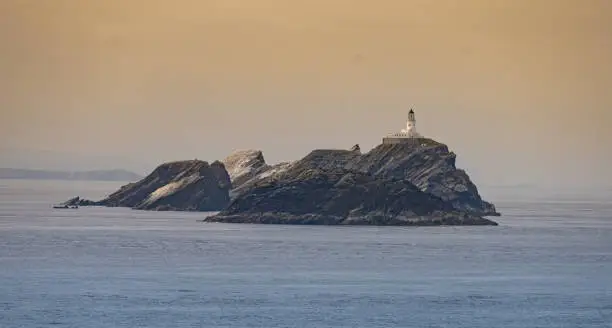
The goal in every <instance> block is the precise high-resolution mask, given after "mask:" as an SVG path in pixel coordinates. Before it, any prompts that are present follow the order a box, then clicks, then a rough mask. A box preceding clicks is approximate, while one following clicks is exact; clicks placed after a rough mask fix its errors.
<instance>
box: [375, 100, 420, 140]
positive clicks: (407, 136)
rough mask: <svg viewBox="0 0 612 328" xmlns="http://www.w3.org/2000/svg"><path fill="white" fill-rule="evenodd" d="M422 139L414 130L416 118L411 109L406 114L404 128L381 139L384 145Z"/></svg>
mask: <svg viewBox="0 0 612 328" xmlns="http://www.w3.org/2000/svg"><path fill="white" fill-rule="evenodd" d="M420 138H423V137H422V136H421V135H420V134H419V133H418V132H417V130H416V117H415V115H414V110H413V109H412V108H411V109H410V111H409V112H408V121H407V122H406V128H405V129H402V130H401V131H400V132H396V133H392V134H390V135H388V136H386V137H384V138H383V143H384V144H397V143H407V142H411V141H414V140H415V139H420Z"/></svg>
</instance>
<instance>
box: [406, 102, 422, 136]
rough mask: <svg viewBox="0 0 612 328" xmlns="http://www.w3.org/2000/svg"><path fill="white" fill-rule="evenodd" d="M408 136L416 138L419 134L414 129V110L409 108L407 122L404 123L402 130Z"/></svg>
mask: <svg viewBox="0 0 612 328" xmlns="http://www.w3.org/2000/svg"><path fill="white" fill-rule="evenodd" d="M402 132H403V133H405V134H406V135H407V136H408V137H412V138H416V137H419V134H418V133H417V131H416V118H415V117H414V110H413V109H412V108H410V111H409V112H408V122H407V123H406V129H405V130H402Z"/></svg>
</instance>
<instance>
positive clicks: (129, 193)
mask: <svg viewBox="0 0 612 328" xmlns="http://www.w3.org/2000/svg"><path fill="white" fill-rule="evenodd" d="M230 188H231V182H230V177H229V175H228V173H227V171H226V170H225V167H224V165H223V164H222V163H221V162H214V163H212V164H208V162H205V161H199V160H190V161H180V162H171V163H166V164H162V165H160V166H158V167H157V168H156V169H155V170H154V171H153V172H152V173H151V174H149V175H148V176H146V177H145V178H144V179H142V180H140V181H138V182H135V183H130V184H127V185H124V186H123V187H121V188H120V189H119V190H118V191H116V192H114V193H113V194H111V195H110V196H108V197H107V198H105V199H103V200H101V201H97V202H92V201H88V200H83V199H79V198H75V199H72V200H70V201H69V202H72V203H77V204H75V205H82V206H86V205H98V206H109V207H131V208H134V209H142V210H160V211H161V210H175V211H219V210H221V209H223V208H225V207H226V206H227V205H228V203H229V190H230Z"/></svg>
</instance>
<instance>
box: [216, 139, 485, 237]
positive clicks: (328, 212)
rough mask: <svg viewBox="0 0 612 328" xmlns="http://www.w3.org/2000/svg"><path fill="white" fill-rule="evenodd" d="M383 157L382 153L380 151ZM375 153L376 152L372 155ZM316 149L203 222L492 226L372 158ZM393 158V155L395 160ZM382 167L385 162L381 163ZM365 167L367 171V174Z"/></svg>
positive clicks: (245, 188)
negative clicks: (426, 190)
mask: <svg viewBox="0 0 612 328" xmlns="http://www.w3.org/2000/svg"><path fill="white" fill-rule="evenodd" d="M383 153H386V152H383ZM374 154H376V153H374ZM364 156H365V155H360V154H359V153H358V152H355V151H344V150H316V151H313V152H311V153H310V154H309V155H307V156H306V157H304V158H303V159H301V160H299V161H297V162H295V163H292V164H288V165H287V166H286V167H285V168H284V170H282V171H279V172H277V173H275V174H271V175H269V176H265V177H262V178H258V179H251V181H250V183H249V184H247V185H243V186H242V188H243V190H242V191H241V192H240V193H239V194H238V195H236V197H235V198H234V199H233V201H232V202H231V204H230V205H229V206H228V208H227V209H225V210H224V211H222V212H220V213H219V214H218V215H216V216H213V217H209V218H207V219H205V220H204V221H206V222H236V223H284V224H370V225H461V224H469V225H495V224H496V223H495V222H493V221H490V220H487V219H484V218H482V217H480V215H477V214H474V213H470V212H468V211H462V210H459V209H457V208H455V207H454V206H453V204H452V203H451V202H447V201H445V200H443V199H441V198H440V197H437V196H435V195H433V194H431V193H427V192H424V191H423V190H421V189H420V188H419V187H417V186H415V185H414V184H413V183H411V182H410V181H409V179H406V177H405V176H399V175H398V174H397V172H396V171H397V170H393V169H391V167H389V170H388V172H387V173H384V172H385V170H381V168H382V166H384V164H383V165H380V166H381V167H380V168H378V169H377V168H376V167H375V166H377V165H375V164H374V163H373V162H374V161H375V157H374V156H370V157H367V158H364ZM396 156H397V155H396ZM387 164H388V163H387ZM368 168H369V169H368Z"/></svg>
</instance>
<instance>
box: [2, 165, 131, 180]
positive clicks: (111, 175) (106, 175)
mask: <svg viewBox="0 0 612 328" xmlns="http://www.w3.org/2000/svg"><path fill="white" fill-rule="evenodd" d="M0 179H31V180H77V181H138V180H140V179H142V176H141V175H139V174H137V173H134V172H130V171H126V170H95V171H76V172H69V171H48V170H30V169H15V168H0Z"/></svg>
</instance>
